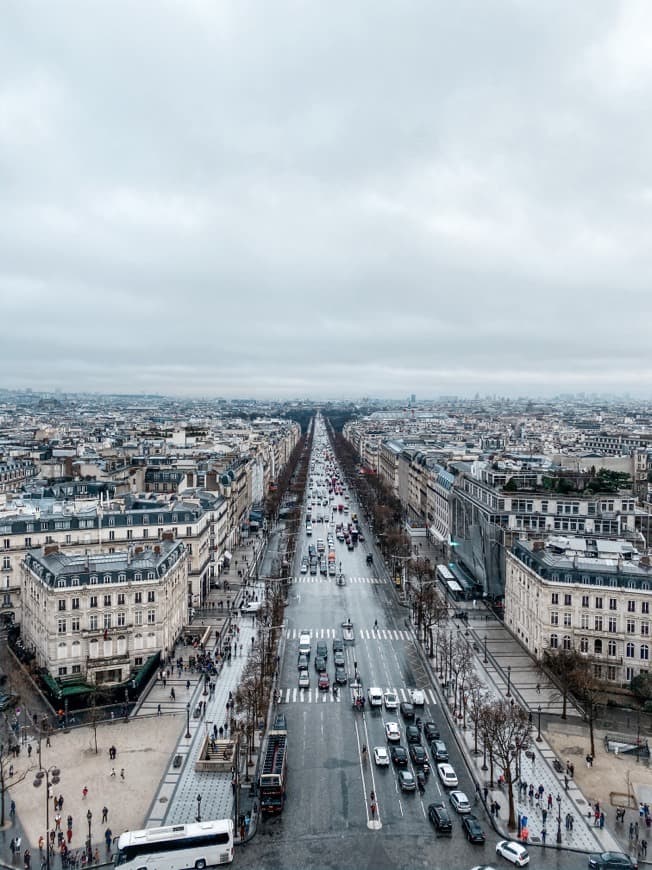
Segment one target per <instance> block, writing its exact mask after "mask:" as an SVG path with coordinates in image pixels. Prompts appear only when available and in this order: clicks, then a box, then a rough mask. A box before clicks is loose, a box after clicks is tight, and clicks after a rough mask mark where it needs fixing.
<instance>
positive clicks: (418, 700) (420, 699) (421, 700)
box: [410, 689, 426, 707]
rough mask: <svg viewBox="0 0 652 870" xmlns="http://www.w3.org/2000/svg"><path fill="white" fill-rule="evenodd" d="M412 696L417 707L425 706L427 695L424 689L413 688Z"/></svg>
mask: <svg viewBox="0 0 652 870" xmlns="http://www.w3.org/2000/svg"><path fill="white" fill-rule="evenodd" d="M410 698H411V699H412V703H413V704H414V706H415V707H423V706H424V704H425V703H426V696H425V694H424V693H423V689H412V691H411V692H410Z"/></svg>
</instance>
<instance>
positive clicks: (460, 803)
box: [448, 789, 471, 816]
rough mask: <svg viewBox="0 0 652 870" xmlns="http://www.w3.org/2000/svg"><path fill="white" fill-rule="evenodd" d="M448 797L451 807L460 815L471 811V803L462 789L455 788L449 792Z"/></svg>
mask: <svg viewBox="0 0 652 870" xmlns="http://www.w3.org/2000/svg"><path fill="white" fill-rule="evenodd" d="M448 799H449V801H450V802H451V806H452V807H453V809H456V810H457V812H458V813H459V814H460V815H461V816H462V815H464V814H465V813H470V812H471V804H470V803H469V799H468V798H467V796H466V795H465V794H464V792H463V791H457V789H455V790H454V791H452V792H451V793H450V795H449V796H448Z"/></svg>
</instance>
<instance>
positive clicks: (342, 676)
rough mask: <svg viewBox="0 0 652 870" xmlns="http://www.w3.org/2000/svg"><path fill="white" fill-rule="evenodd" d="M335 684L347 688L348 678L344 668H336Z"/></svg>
mask: <svg viewBox="0 0 652 870" xmlns="http://www.w3.org/2000/svg"><path fill="white" fill-rule="evenodd" d="M335 682H336V683H337V684H338V685H339V686H346V684H347V682H348V677H347V675H346V670H345V669H344V668H335Z"/></svg>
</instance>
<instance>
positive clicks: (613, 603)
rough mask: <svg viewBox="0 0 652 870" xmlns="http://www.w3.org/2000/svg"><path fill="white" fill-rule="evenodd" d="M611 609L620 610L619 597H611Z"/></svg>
mask: <svg viewBox="0 0 652 870" xmlns="http://www.w3.org/2000/svg"><path fill="white" fill-rule="evenodd" d="M609 610H618V599H617V598H610V599H609Z"/></svg>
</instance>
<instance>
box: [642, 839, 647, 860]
mask: <svg viewBox="0 0 652 870" xmlns="http://www.w3.org/2000/svg"><path fill="white" fill-rule="evenodd" d="M641 850H642V852H643V857H644V858H645V856H646V855H647V840H641Z"/></svg>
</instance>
